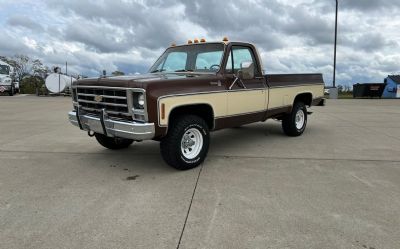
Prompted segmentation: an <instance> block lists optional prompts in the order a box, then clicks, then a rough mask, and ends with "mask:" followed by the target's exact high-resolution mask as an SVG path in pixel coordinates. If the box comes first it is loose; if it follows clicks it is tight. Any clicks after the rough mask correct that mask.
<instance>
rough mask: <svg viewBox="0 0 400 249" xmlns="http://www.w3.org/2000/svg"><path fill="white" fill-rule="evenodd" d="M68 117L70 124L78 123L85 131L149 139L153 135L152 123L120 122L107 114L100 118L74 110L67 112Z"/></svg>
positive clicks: (135, 138)
mask: <svg viewBox="0 0 400 249" xmlns="http://www.w3.org/2000/svg"><path fill="white" fill-rule="evenodd" d="M68 118H69V121H70V122H71V124H73V125H75V126H78V127H79V124H80V125H81V126H82V129H83V130H85V131H93V132H95V133H99V134H104V133H106V135H107V136H109V137H120V138H127V139H133V140H149V139H152V138H154V135H155V128H154V123H137V122H121V121H118V120H113V119H110V118H109V117H107V115H104V116H103V118H100V117H95V116H91V115H86V114H84V113H80V114H79V115H77V113H76V112H75V111H71V112H69V113H68ZM78 118H79V120H80V122H79V121H78Z"/></svg>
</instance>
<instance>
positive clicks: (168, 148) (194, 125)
mask: <svg viewBox="0 0 400 249" xmlns="http://www.w3.org/2000/svg"><path fill="white" fill-rule="evenodd" d="M189 129H197V130H198V131H199V132H200V134H201V136H202V138H203V144H202V147H201V149H200V152H199V153H198V155H197V156H196V157H194V158H192V159H188V158H186V157H185V155H184V154H183V153H182V150H181V146H182V145H181V143H182V138H183V136H184V135H185V134H186V132H187V131H188V130H189ZM209 144H210V131H209V128H208V125H207V123H206V122H205V121H204V119H202V118H200V117H198V116H195V115H185V116H180V117H178V118H176V119H175V120H174V121H173V122H171V124H170V126H169V127H168V133H167V135H166V136H165V137H164V138H163V139H162V140H161V143H160V150H161V155H162V157H163V159H164V161H165V162H166V163H167V164H168V165H170V166H172V167H174V168H176V169H179V170H188V169H192V168H195V167H197V166H198V165H200V164H201V163H202V162H203V161H204V159H205V158H206V156H207V153H208V147H209Z"/></svg>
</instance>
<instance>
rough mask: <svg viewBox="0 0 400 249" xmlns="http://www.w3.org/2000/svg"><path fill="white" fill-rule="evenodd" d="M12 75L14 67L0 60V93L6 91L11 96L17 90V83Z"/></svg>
mask: <svg viewBox="0 0 400 249" xmlns="http://www.w3.org/2000/svg"><path fill="white" fill-rule="evenodd" d="M14 75H15V73H14V68H13V67H11V66H10V65H9V64H7V63H5V62H3V61H0V93H4V92H8V94H9V95H10V96H13V95H14V94H15V93H16V92H18V91H19V84H18V83H17V82H14V80H13V78H14Z"/></svg>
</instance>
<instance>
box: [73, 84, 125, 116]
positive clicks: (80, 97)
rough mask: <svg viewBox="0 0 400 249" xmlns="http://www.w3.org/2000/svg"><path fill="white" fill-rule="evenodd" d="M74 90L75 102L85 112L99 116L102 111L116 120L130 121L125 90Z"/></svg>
mask: <svg viewBox="0 0 400 249" xmlns="http://www.w3.org/2000/svg"><path fill="white" fill-rule="evenodd" d="M75 90H76V96H77V102H78V104H79V106H80V108H81V110H84V111H85V112H88V113H92V114H96V115H99V114H100V113H101V111H102V110H103V109H104V110H105V112H106V114H107V115H109V116H114V117H117V118H124V119H131V118H132V114H131V113H130V111H129V106H128V98H127V96H128V95H127V90H125V89H110V88H107V89H101V88H87V87H85V88H81V87H78V88H76V89H75Z"/></svg>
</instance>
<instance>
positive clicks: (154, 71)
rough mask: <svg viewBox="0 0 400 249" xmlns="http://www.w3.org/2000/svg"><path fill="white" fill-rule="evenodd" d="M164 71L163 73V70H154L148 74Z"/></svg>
mask: <svg viewBox="0 0 400 249" xmlns="http://www.w3.org/2000/svg"><path fill="white" fill-rule="evenodd" d="M164 71H165V69H156V70H153V71H151V72H150V73H158V72H164Z"/></svg>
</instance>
